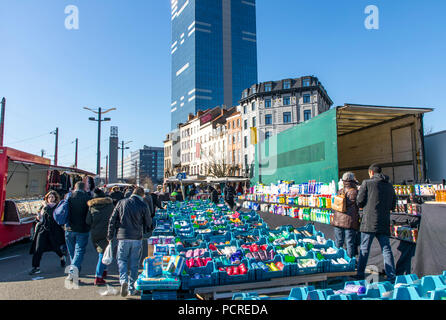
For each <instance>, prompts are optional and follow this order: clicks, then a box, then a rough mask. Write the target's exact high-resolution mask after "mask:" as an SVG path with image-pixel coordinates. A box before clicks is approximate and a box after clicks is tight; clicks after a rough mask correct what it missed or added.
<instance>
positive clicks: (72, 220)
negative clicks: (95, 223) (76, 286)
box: [65, 181, 91, 280]
mask: <svg viewBox="0 0 446 320" xmlns="http://www.w3.org/2000/svg"><path fill="white" fill-rule="evenodd" d="M90 199H91V197H90V195H89V193H87V192H85V183H83V182H81V181H79V182H77V183H76V185H75V187H74V192H73V194H72V195H71V196H70V198H69V199H68V208H69V211H68V212H69V213H68V223H67V226H66V229H65V240H66V243H67V247H68V253H69V255H70V259H71V269H70V273H69V274H68V277H67V280H73V273H74V272H76V271H77V272H78V274H79V273H80V271H81V266H82V261H83V260H84V254H85V250H86V247H87V244H88V236H89V234H90V233H89V231H90V227H89V226H88V225H87V223H86V218H87V213H88V204H87V202H88V201H89V200H90Z"/></svg>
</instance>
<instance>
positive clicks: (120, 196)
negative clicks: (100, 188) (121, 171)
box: [110, 191, 124, 206]
mask: <svg viewBox="0 0 446 320" xmlns="http://www.w3.org/2000/svg"><path fill="white" fill-rule="evenodd" d="M110 198H112V199H113V205H115V206H116V204H117V203H118V201H119V200H122V199H124V194H123V193H122V192H121V191H114V192H112V193H111V194H110Z"/></svg>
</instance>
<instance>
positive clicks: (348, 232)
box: [334, 227, 356, 258]
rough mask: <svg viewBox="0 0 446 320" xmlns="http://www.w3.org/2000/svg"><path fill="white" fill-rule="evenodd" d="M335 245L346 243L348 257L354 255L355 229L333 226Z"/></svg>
mask: <svg viewBox="0 0 446 320" xmlns="http://www.w3.org/2000/svg"><path fill="white" fill-rule="evenodd" d="M334 232H335V241H336V247H338V248H342V247H344V242H345V243H346V245H347V254H348V256H349V257H350V258H353V257H354V256H356V241H355V240H356V230H353V229H345V228H340V227H335V228H334Z"/></svg>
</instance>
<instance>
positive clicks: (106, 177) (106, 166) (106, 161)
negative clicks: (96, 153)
mask: <svg viewBox="0 0 446 320" xmlns="http://www.w3.org/2000/svg"><path fill="white" fill-rule="evenodd" d="M105 184H108V156H106V157H105Z"/></svg>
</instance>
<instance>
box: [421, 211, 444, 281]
mask: <svg viewBox="0 0 446 320" xmlns="http://www.w3.org/2000/svg"><path fill="white" fill-rule="evenodd" d="M422 212H423V219H421V225H420V230H419V233H418V243H417V249H416V252H415V258H414V268H413V272H414V273H415V274H417V275H418V277H422V276H425V275H435V274H441V273H442V272H443V271H444V270H446V204H432V203H425V204H423V206H422Z"/></svg>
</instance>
